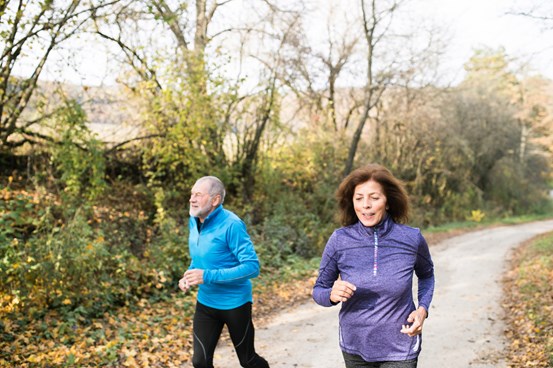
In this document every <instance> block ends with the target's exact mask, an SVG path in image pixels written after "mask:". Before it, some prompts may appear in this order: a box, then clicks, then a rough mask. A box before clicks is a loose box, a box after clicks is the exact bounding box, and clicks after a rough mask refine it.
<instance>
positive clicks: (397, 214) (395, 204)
mask: <svg viewBox="0 0 553 368" xmlns="http://www.w3.org/2000/svg"><path fill="white" fill-rule="evenodd" d="M369 180H374V181H376V182H377V183H379V184H380V185H381V186H382V189H383V190H384V195H385V196H386V202H387V207H388V208H387V212H388V214H389V215H390V216H391V217H392V219H393V220H394V221H395V222H397V223H406V222H407V221H408V220H409V196H408V195H407V191H406V190H405V186H404V185H403V183H402V182H401V181H400V180H399V179H397V178H396V177H395V176H394V175H393V174H392V173H391V172H390V170H388V169H387V168H385V167H384V166H382V165H378V164H368V165H366V166H363V167H360V168H358V169H356V170H354V171H352V172H351V173H350V174H349V175H348V176H346V177H345V178H344V180H342V182H341V183H340V186H339V187H338V190H337V191H336V198H337V200H338V208H339V213H338V216H339V219H340V223H341V224H342V225H343V226H349V225H353V224H354V223H356V222H357V221H358V220H359V219H358V218H357V215H356V214H355V209H354V208H353V195H354V191H355V187H356V186H358V185H359V184H363V183H365V182H367V181H369Z"/></svg>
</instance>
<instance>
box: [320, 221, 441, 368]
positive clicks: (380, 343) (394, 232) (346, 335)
mask: <svg viewBox="0 0 553 368" xmlns="http://www.w3.org/2000/svg"><path fill="white" fill-rule="evenodd" d="M413 271H414V273H415V274H416V275H417V277H418V279H419V280H418V281H419V283H418V301H419V302H418V305H419V306H423V307H424V308H426V310H427V311H428V310H429V307H430V302H431V301H432V295H433V292H434V265H433V263H432V259H431V257H430V252H429V250H428V245H427V243H426V240H425V239H424V238H423V236H422V234H421V232H420V231H419V229H416V228H412V227H409V226H407V225H401V224H396V223H395V222H394V221H393V220H392V219H391V217H390V216H388V215H387V216H386V217H385V218H384V220H383V221H382V222H381V223H380V224H378V225H377V226H375V227H365V226H363V224H362V223H361V222H357V223H355V224H353V225H350V226H346V227H342V228H340V229H338V230H336V231H335V232H334V233H333V234H332V235H331V237H330V238H329V240H328V242H327V244H326V247H325V249H324V252H323V256H322V259H321V266H320V268H319V276H318V278H317V281H316V283H315V286H314V288H313V299H314V300H315V301H316V302H317V303H318V304H320V305H322V306H325V307H330V306H332V305H333V303H332V302H331V301H330V292H331V290H332V285H333V284H334V281H336V279H338V276H340V277H341V279H342V280H344V281H348V282H351V283H352V284H353V285H355V286H356V287H357V290H356V291H355V293H354V294H353V296H352V297H351V298H350V299H349V300H348V301H346V302H344V303H341V304H342V305H341V309H340V314H339V319H340V331H339V333H340V335H339V340H340V347H341V349H342V350H343V351H345V352H347V353H349V354H356V355H359V356H361V357H363V359H364V360H366V361H368V362H378V361H400V360H409V359H414V358H416V357H418V355H419V353H420V350H421V339H422V336H421V335H419V336H414V337H409V336H408V335H406V334H403V333H401V332H400V330H401V327H402V325H404V324H407V318H408V316H409V314H410V313H411V312H413V311H414V310H415V309H416V307H415V303H414V300H413V291H412V290H413V289H412V288H413V286H412V282H413Z"/></svg>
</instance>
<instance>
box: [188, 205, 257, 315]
mask: <svg viewBox="0 0 553 368" xmlns="http://www.w3.org/2000/svg"><path fill="white" fill-rule="evenodd" d="M188 228H189V230H190V233H189V237H188V247H189V249H190V258H191V259H192V262H191V264H190V267H189V269H202V270H204V274H203V282H204V283H203V284H200V286H199V290H198V301H199V302H200V303H202V304H204V305H206V306H208V307H211V308H216V309H224V310H228V309H232V308H237V307H239V306H241V305H243V304H245V303H247V302H253V298H252V284H251V281H250V279H251V278H254V277H257V276H258V275H259V260H258V258H257V254H256V253H255V250H254V246H253V243H252V241H251V239H250V236H249V235H248V232H247V231H246V225H245V224H244V222H243V221H242V220H241V219H240V218H239V217H238V216H236V215H235V214H234V213H232V212H231V211H228V210H226V209H224V208H223V206H222V205H220V206H219V207H217V208H216V209H215V210H213V212H211V213H210V214H209V215H208V216H207V217H206V218H205V220H204V222H203V223H200V220H199V219H198V218H197V217H190V220H189V222H188Z"/></svg>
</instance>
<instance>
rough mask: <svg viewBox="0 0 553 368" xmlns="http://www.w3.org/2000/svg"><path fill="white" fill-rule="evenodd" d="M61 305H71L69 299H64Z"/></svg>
mask: <svg viewBox="0 0 553 368" xmlns="http://www.w3.org/2000/svg"><path fill="white" fill-rule="evenodd" d="M62 304H63V305H71V299H69V298H65V299H64V300H63V302H62Z"/></svg>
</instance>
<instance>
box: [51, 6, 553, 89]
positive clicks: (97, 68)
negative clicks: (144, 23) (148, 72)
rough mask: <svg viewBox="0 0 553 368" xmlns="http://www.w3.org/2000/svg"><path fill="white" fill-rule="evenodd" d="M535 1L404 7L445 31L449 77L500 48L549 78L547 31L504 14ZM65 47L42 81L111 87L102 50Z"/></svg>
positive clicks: (552, 66) (82, 44)
mask: <svg viewBox="0 0 553 368" xmlns="http://www.w3.org/2000/svg"><path fill="white" fill-rule="evenodd" d="M322 1H326V0H322ZM344 1H351V0H344ZM540 1H541V2H548V1H551V0H518V1H517V0H412V2H411V5H410V6H411V7H412V9H413V15H414V16H420V17H425V18H429V19H431V20H433V21H435V22H436V23H437V24H438V25H439V26H440V27H442V28H443V29H444V30H445V31H446V33H447V35H448V39H449V42H448V47H447V49H446V50H445V55H444V58H443V61H442V62H443V64H442V69H443V70H444V71H445V72H446V73H448V75H449V76H450V77H449V78H450V79H452V80H457V81H459V80H461V79H462V77H463V75H464V70H463V64H464V63H465V62H467V61H468V60H469V58H470V57H471V56H472V54H473V52H474V50H475V49H477V48H482V47H490V48H492V49H497V48H499V47H504V48H505V50H506V53H507V55H509V56H510V57H512V58H516V59H517V62H518V63H523V62H526V61H528V62H530V67H531V68H532V70H533V71H535V72H536V73H540V74H542V75H544V76H546V77H548V78H550V79H553V30H549V31H543V30H542V28H543V24H542V23H540V22H538V21H536V20H532V19H529V18H527V17H522V16H515V15H509V14H506V13H507V12H508V11H509V10H511V9H513V7H515V6H519V7H520V6H528V4H531V3H538V2H540ZM549 8H553V7H552V6H550V7H549ZM67 46H69V45H67ZM71 47H72V48H78V49H79V50H80V51H79V52H78V53H77V54H76V55H75V56H74V57H72V58H71V60H63V57H62V56H60V57H58V60H57V61H58V62H55V61H54V60H52V62H50V63H49V64H48V65H49V67H48V70H46V71H45V72H44V74H43V78H44V79H49V80H52V79H59V75H62V78H63V79H65V80H66V81H68V82H72V83H76V84H82V85H101V84H114V83H115V79H114V77H113V76H112V75H110V67H111V65H110V63H109V57H108V56H106V54H105V52H104V49H103V47H102V46H100V45H95V44H94V43H93V42H90V41H88V40H86V39H81V40H79V43H76V44H75V43H73V44H71ZM59 61H62V62H59Z"/></svg>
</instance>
